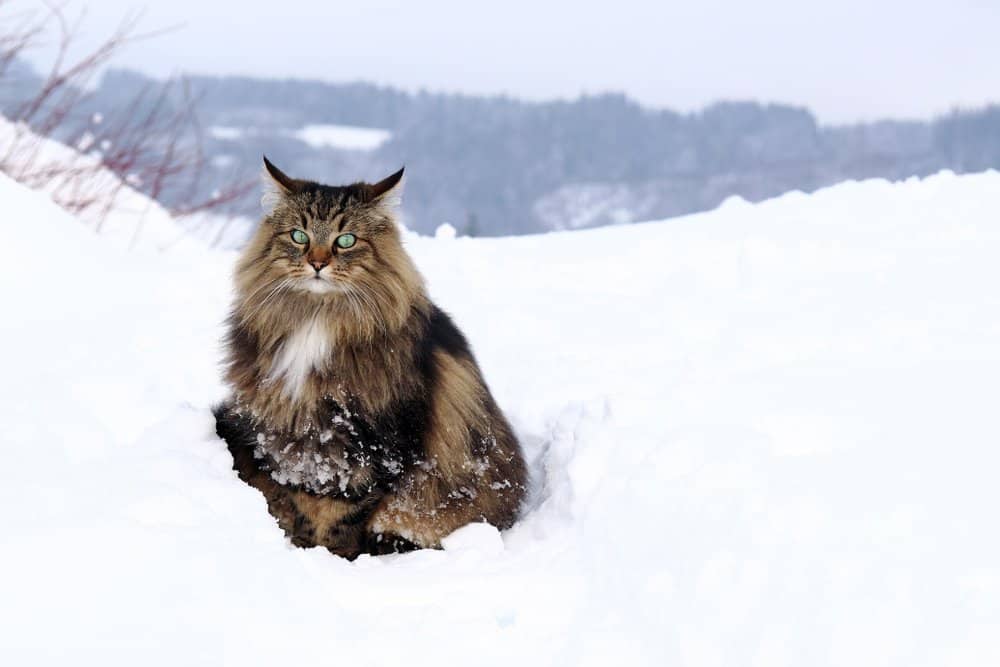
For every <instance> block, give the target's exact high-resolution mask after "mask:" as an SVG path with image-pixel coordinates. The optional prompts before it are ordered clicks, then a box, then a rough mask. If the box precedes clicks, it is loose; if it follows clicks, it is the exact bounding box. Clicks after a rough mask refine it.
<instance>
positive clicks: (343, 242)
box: [337, 234, 358, 248]
mask: <svg viewBox="0 0 1000 667" xmlns="http://www.w3.org/2000/svg"><path fill="white" fill-rule="evenodd" d="M357 242H358V237H357V236H355V235H354V234H341V235H340V236H338V237H337V247H339V248H350V247H351V246H352V245H354V244H355V243H357Z"/></svg>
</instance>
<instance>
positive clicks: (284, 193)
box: [236, 158, 422, 320]
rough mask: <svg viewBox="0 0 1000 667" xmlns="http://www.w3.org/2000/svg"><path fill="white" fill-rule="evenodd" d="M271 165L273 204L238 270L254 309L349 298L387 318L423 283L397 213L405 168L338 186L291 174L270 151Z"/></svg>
mask: <svg viewBox="0 0 1000 667" xmlns="http://www.w3.org/2000/svg"><path fill="white" fill-rule="evenodd" d="M265 166H266V167H267V171H268V174H269V175H270V177H271V179H272V180H273V181H274V186H275V192H274V193H273V194H272V195H271V196H270V199H271V202H270V203H271V210H270V211H269V213H268V214H267V215H266V216H265V217H264V219H263V221H262V222H261V224H260V227H259V228H258V229H257V232H256V234H255V235H254V237H253V239H252V240H251V241H250V243H249V245H248V246H247V248H246V249H245V251H244V253H243V257H242V258H241V260H240V262H239V264H238V267H237V275H236V279H237V289H238V291H239V292H240V294H241V300H242V302H243V306H244V309H245V312H246V313H247V316H248V317H249V316H250V315H251V314H253V315H256V314H258V313H260V314H267V313H270V314H271V315H277V313H276V312H275V311H276V310H278V309H280V308H281V307H282V305H283V304H285V305H290V304H291V303H295V304H298V305H299V306H304V305H305V304H304V303H303V301H302V300H303V299H306V300H307V301H308V300H314V301H317V302H325V301H337V300H341V301H344V302H349V303H350V305H351V306H352V308H353V309H354V312H356V313H357V314H358V316H359V317H369V316H370V317H376V318H381V319H382V320H386V319H390V317H389V316H390V315H391V314H392V313H391V312H390V311H393V312H395V311H399V313H402V312H403V311H405V310H406V309H407V304H408V303H409V302H410V300H411V299H412V298H413V295H414V294H416V293H417V292H419V291H420V290H421V289H422V284H421V281H420V278H419V275H418V274H417V273H416V269H415V268H414V267H413V264H412V262H411V261H410V259H409V257H408V256H407V254H406V252H405V251H404V250H403V246H402V241H401V238H400V234H399V229H398V227H397V225H396V222H395V219H394V216H393V212H394V206H395V200H396V199H398V188H399V183H400V180H401V178H402V175H403V172H402V170H400V171H399V172H397V173H395V174H393V175H392V176H389V177H388V178H386V179H385V180H383V181H380V182H378V183H375V184H367V183H355V184H353V185H347V186H342V187H334V186H327V185H320V184H318V183H313V182H310V181H300V180H296V179H292V178H289V177H288V176H286V175H285V174H283V173H282V172H281V171H280V170H278V169H277V168H276V167H274V166H273V165H272V164H271V163H270V162H267V160H266V158H265ZM290 300H291V301H290ZM391 319H396V318H395V317H393V318H391Z"/></svg>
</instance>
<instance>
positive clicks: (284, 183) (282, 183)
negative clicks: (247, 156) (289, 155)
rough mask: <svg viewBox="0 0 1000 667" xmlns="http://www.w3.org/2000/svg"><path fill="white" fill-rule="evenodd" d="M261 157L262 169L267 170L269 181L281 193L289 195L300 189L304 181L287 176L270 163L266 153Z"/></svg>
mask: <svg viewBox="0 0 1000 667" xmlns="http://www.w3.org/2000/svg"><path fill="white" fill-rule="evenodd" d="M263 157H264V169H265V170H267V175H268V176H270V177H271V181H272V182H273V183H274V185H275V186H277V188H278V191H279V192H280V193H281V194H286V195H291V194H295V193H297V192H301V191H302V186H303V184H304V181H300V180H297V179H294V178H291V177H289V176H288V175H287V174H285V172H283V171H281V170H280V169H278V168H277V167H275V166H274V165H273V164H271V161H270V160H268V159H267V156H266V155H265V156H263Z"/></svg>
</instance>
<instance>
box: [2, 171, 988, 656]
mask: <svg viewBox="0 0 1000 667" xmlns="http://www.w3.org/2000/svg"><path fill="white" fill-rule="evenodd" d="M0 202H2V204H0V206H2V211H3V215H2V217H0V225H2V235H3V238H4V242H3V243H2V244H0V266H2V270H0V300H2V303H3V304H4V314H3V327H2V331H3V333H2V342H3V346H4V351H5V355H4V369H3V373H2V375H0V396H2V402H0V424H2V428H0V433H2V435H0V443H2V452H3V460H4V463H5V466H4V474H3V483H2V485H0V501H2V502H0V507H2V508H3V509H2V512H3V529H2V531H0V565H2V567H0V628H2V629H0V635H2V637H3V639H2V641H0V656H2V660H3V662H4V663H5V664H11V665H17V664H91V663H95V664H96V663H100V664H121V665H134V664H142V665H161V664H162V665H179V664H182V665H196V664H205V665H219V664H231V665H256V664H275V663H277V662H279V661H280V663H281V664H288V665H294V664H310V665H315V664H331V665H336V664H351V665H385V664H409V665H422V664H434V665H441V664H475V665H510V664H521V665H607V664H628V665H668V664H669V665H744V664H754V665H767V666H769V667H775V666H780V665H795V666H801V665H812V666H821V665H850V666H852V667H854V666H857V665H866V664H871V665H907V666H908V667H909V666H912V665H943V664H954V665H974V664H982V665H988V664H989V665H995V664H1000V605H998V600H1000V538H998V537H997V533H996V530H995V512H996V508H997V507H998V505H1000V490H998V485H997V484H996V475H997V470H998V464H1000V450H998V447H997V445H998V443H1000V424H998V422H997V419H996V397H997V396H998V393H1000V392H998V390H1000V379H998V378H1000V298H998V296H997V292H996V285H997V284H998V280H1000V268H998V264H997V258H998V257H1000V174H996V173H986V174H981V175H972V176H962V177H956V176H954V175H952V174H948V173H943V174H940V175H937V176H934V177H931V178H928V179H925V180H923V181H916V180H911V181H906V182H903V183H897V184H890V183H887V182H883V181H868V182H863V183H847V184H843V185H839V186H836V187H833V188H829V189H826V190H822V191H819V192H817V193H815V194H813V195H810V196H806V195H802V194H798V193H792V194H788V195H786V196H783V197H780V198H778V199H775V200H771V201H768V202H764V203H761V204H758V205H749V204H747V203H745V202H742V201H740V200H736V199H734V200H730V201H727V202H726V203H725V204H724V205H723V206H722V207H720V208H719V209H718V210H716V211H713V212H710V213H705V214H699V215H693V216H688V217H685V218H680V219H676V220H672V221H668V222H661V223H649V224H642V225H634V226H627V227H613V228H603V229H598V230H593V231H587V232H571V233H559V234H550V235H545V236H530V237H518V238H507V239H488V240H473V239H464V238H458V239H448V238H441V239H427V238H418V237H415V236H414V237H410V238H409V246H410V249H411V251H412V252H413V253H414V255H415V257H416V259H417V261H418V264H419V265H420V267H421V269H422V270H423V271H424V272H425V274H426V276H427V277H428V281H429V284H430V288H431V292H432V294H433V295H434V297H435V298H436V299H437V300H438V301H439V303H440V304H441V305H442V306H443V307H444V308H445V309H447V310H449V311H450V312H451V313H452V314H453V315H454V316H455V318H456V320H457V322H458V323H459V324H460V325H461V326H462V327H463V328H464V329H465V331H466V333H467V334H468V336H469V338H470V340H471V341H472V343H473V346H474V347H475V349H476V351H477V354H478V356H479V359H480V362H481V364H482V366H483V368H484V372H485V375H486V378H487V380H488V381H489V382H490V384H491V386H492V388H493V390H494V393H495V394H496V396H497V398H498V400H499V402H500V404H501V405H502V406H503V408H504V409H505V410H506V411H507V413H508V415H509V416H510V418H511V420H512V422H513V424H514V426H515V428H516V429H517V430H518V432H519V434H520V436H521V438H522V439H523V442H524V444H525V447H526V449H527V453H528V456H529V458H530V459H531V461H532V466H533V471H534V476H535V479H534V491H533V494H532V497H531V501H530V507H529V508H528V509H527V512H526V515H525V517H524V519H523V520H522V521H521V522H520V523H519V524H518V525H517V526H516V527H515V528H514V529H512V530H510V531H508V532H506V533H504V534H503V535H500V534H499V533H497V532H496V531H495V530H493V529H492V528H490V527H488V526H482V525H480V526H472V527H468V528H466V529H463V530H461V531H459V532H458V533H456V534H454V535H453V536H452V537H451V538H450V539H449V540H448V541H447V543H446V548H445V550H443V551H421V552H416V553H412V554H406V555H401V556H392V557H383V558H370V557H362V558H360V559H358V560H357V561H356V562H353V563H349V562H346V561H344V560H341V559H338V558H336V557H333V556H331V555H330V554H329V553H327V552H325V551H321V550H308V551H306V550H299V549H294V548H292V547H290V546H289V545H287V544H286V542H285V540H284V538H283V535H282V534H281V532H280V531H279V529H278V528H277V526H276V525H275V524H274V522H273V520H272V519H271V517H270V516H269V515H268V514H267V511H266V508H265V504H264V501H263V499H262V498H261V497H260V496H259V494H257V492H256V491H254V490H252V489H250V488H248V487H246V486H244V485H243V484H242V483H240V482H239V481H238V480H237V478H236V475H235V473H233V472H232V471H231V469H230V464H231V461H230V459H229V456H228V453H227V452H226V449H225V447H224V446H223V444H222V443H221V442H220V441H218V440H217V439H216V438H215V436H214V430H213V421H212V418H211V415H210V413H209V406H210V405H211V404H212V403H213V402H214V401H216V400H218V399H219V398H221V397H222V395H223V393H224V389H223V387H222V386H221V385H220V383H219V379H218V367H217V362H218V358H219V344H218V339H219V336H220V332H221V326H220V325H221V319H222V317H223V316H224V314H225V311H226V308H227V306H228V301H229V273H230V269H231V265H232V262H233V259H234V256H233V255H232V254H229V253H224V252H220V251H213V250H209V249H207V248H205V247H203V246H201V245H200V244H198V243H197V242H192V241H178V242H176V243H174V242H170V243H167V242H165V241H164V240H165V239H169V238H171V234H172V233H173V232H172V231H171V229H172V228H171V227H170V224H169V220H162V219H160V220H159V221H158V222H157V223H156V224H157V225H158V227H157V229H158V230H159V231H157V233H156V235H155V237H156V239H158V240H159V241H158V242H157V243H154V244H142V243H140V244H130V243H126V242H122V238H117V237H115V235H116V234H126V233H127V230H124V228H123V227H122V228H121V229H122V230H123V231H121V232H116V231H113V230H116V229H119V228H120V227H117V226H116V225H109V226H108V228H107V230H106V233H105V234H103V235H100V236H99V235H96V234H95V233H94V232H93V230H91V229H89V228H87V227H86V226H84V225H82V224H80V222H79V221H77V220H75V219H73V218H72V217H70V216H68V215H66V214H65V213H63V212H62V211H61V210H59V209H58V208H56V207H55V206H54V205H52V204H51V203H50V202H49V201H48V200H47V199H46V198H45V197H44V195H42V194H40V193H35V192H31V191H28V190H26V189H24V188H22V187H21V186H19V185H17V184H15V183H14V182H12V181H10V180H8V179H6V178H4V177H0ZM173 231H176V232H177V238H178V239H180V238H182V236H183V235H182V234H181V232H180V230H176V229H174V230H173ZM129 238H131V237H129ZM300 661H305V662H304V663H300Z"/></svg>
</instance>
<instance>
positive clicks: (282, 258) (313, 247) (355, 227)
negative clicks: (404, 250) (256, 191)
mask: <svg viewBox="0 0 1000 667" xmlns="http://www.w3.org/2000/svg"><path fill="white" fill-rule="evenodd" d="M264 224H265V225H267V232H268V234H269V235H270V239H269V242H268V244H267V252H268V256H267V258H266V260H265V261H266V262H268V263H269V264H270V271H269V273H270V274H271V276H272V277H273V278H274V279H281V280H286V281H289V283H290V287H291V288H292V289H295V290H299V291H304V292H309V293H312V294H318V295H322V294H329V293H333V292H350V291H351V290H352V289H353V288H356V287H362V286H364V284H365V283H366V282H370V281H372V280H377V279H378V278H379V274H380V273H382V272H384V271H388V270H390V269H391V267H386V266H382V265H381V263H380V261H379V254H380V253H379V251H380V250H382V251H383V252H384V251H387V250H388V249H389V247H390V246H392V247H395V246H398V245H399V238H398V233H397V232H396V229H395V225H394V223H393V221H392V219H391V218H390V217H389V216H387V215H386V214H385V211H384V210H383V208H382V207H381V206H380V205H379V204H378V203H375V204H372V203H370V202H365V201H364V200H363V198H362V196H361V193H359V192H358V191H357V189H356V188H354V187H346V188H332V187H326V186H316V187H312V188H306V189H304V190H303V191H302V192H299V193H296V194H294V195H290V196H286V197H285V198H284V201H282V202H279V204H278V205H277V206H276V207H275V210H274V211H273V212H272V213H271V215H270V216H269V217H268V219H267V220H266V221H265V223H264Z"/></svg>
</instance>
